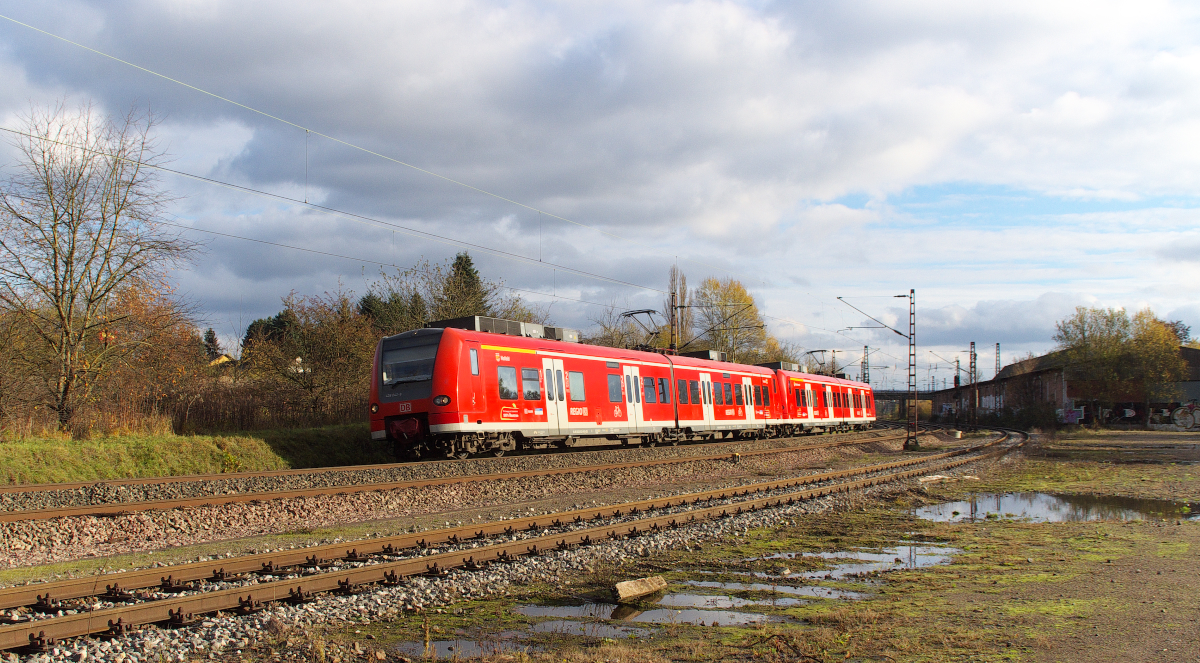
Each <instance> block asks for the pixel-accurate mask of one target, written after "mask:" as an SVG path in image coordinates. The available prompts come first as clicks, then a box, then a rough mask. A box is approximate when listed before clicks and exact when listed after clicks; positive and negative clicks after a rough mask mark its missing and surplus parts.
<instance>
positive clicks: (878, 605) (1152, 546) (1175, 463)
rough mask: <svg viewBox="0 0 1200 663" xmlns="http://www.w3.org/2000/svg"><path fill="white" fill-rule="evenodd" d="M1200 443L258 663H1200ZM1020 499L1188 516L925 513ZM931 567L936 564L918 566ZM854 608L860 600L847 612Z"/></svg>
mask: <svg viewBox="0 0 1200 663" xmlns="http://www.w3.org/2000/svg"><path fill="white" fill-rule="evenodd" d="M1197 445H1200V436H1190V437H1188V436H1182V435H1179V434H1155V433H1111V434H1100V435H1096V434H1091V435H1086V434H1085V435H1078V434H1076V435H1072V436H1063V437H1060V438H1041V439H1039V440H1038V444H1035V445H1033V447H1032V448H1031V449H1030V453H1029V454H1028V455H1027V456H1019V457H1018V456H1010V457H1008V458H1005V459H1004V460H1002V461H999V462H995V463H991V464H988V465H986V466H978V467H974V468H972V469H971V470H970V471H972V472H973V473H975V474H976V475H977V476H978V477H979V480H977V481H976V480H961V481H957V482H953V483H945V484H932V485H925V486H923V487H921V486H913V487H910V488H908V489H905V490H903V491H899V492H894V493H892V494H890V495H888V496H887V497H886V498H885V499H880V498H872V499H867V498H863V499H859V500H857V501H855V500H849V501H845V502H843V503H842V506H841V507H840V508H839V509H837V510H834V511H832V512H827V513H824V514H821V515H816V516H810V517H805V518H795V519H792V520H789V521H786V522H781V523H780V524H779V526H778V527H774V528H769V529H760V530H750V531H746V532H743V533H742V534H741V535H740V536H738V537H736V538H734V539H731V540H722V541H709V542H706V543H704V544H702V545H701V546H699V547H698V548H692V549H690V550H679V551H672V552H669V553H665V554H662V555H658V556H652V557H645V558H638V559H636V560H631V561H629V562H627V563H626V564H625V565H623V566H621V567H616V568H597V569H594V570H592V571H591V572H590V573H586V574H584V575H581V576H579V577H573V578H561V579H559V582H558V583H557V584H553V585H537V586H527V587H513V588H512V590H511V591H510V592H509V594H508V595H507V596H504V597H501V598H498V599H495V600H485V601H475V602H468V603H461V604H456V605H454V606H449V607H446V608H444V609H442V610H440V611H439V610H431V611H424V612H414V613H408V614H407V616H405V617H403V618H401V619H399V620H396V621H392V622H384V623H375V624H370V625H356V626H351V627H347V628H342V629H329V630H323V631H321V632H309V633H280V634H278V639H277V641H276V642H275V643H273V644H271V645H269V646H266V647H263V648H261V649H259V650H258V651H257V652H255V653H254V654H253V657H261V658H262V659H263V660H280V659H292V660H298V659H305V660H321V661H324V662H326V663H349V662H350V661H352V660H375V661H382V660H405V659H407V660H421V659H425V658H429V657H430V654H439V653H440V657H441V658H442V659H447V658H449V659H458V660H464V659H467V658H476V659H484V660H490V661H512V660H531V661H614V662H616V661H628V662H638V661H645V662H647V663H650V662H657V661H726V660H736V661H846V660H849V661H946V660H978V661H1129V662H1132V661H1193V662H1195V661H1200V573H1198V572H1200V568H1198V567H1200V564H1198V563H1197V562H1200V520H1197V519H1189V518H1190V517H1191V516H1193V515H1194V514H1193V513H1192V512H1191V509H1193V508H1197V507H1198V506H1200V482H1197V481H1196V475H1197V473H1198V472H1200V466H1197V465H1195V464H1193V463H1195V462H1196V459H1195V458H1194V456H1195V453H1196V452H1195V450H1196V448H1197ZM1009 491H1043V492H1047V493H1057V494H1067V495H1087V496H1092V497H1099V498H1104V497H1105V496H1115V497H1122V498H1140V499H1146V498H1159V499H1166V500H1171V502H1169V503H1164V504H1161V505H1159V506H1160V507H1161V508H1162V509H1163V510H1160V511H1158V512H1155V513H1151V514H1147V515H1146V516H1145V517H1143V518H1142V519H1140V520H1132V521H1119V520H1104V521H1093V522H1049V523H1046V522H1036V523H1035V522H1024V521H1020V520H1016V519H1009V518H1005V517H1004V516H1003V514H999V517H996V516H995V514H994V515H993V517H988V516H987V515H985V514H983V513H980V514H979V515H980V517H979V519H978V520H976V521H971V522H962V521H958V522H935V521H932V520H926V519H922V518H920V517H918V515H917V510H918V509H919V508H920V507H922V506H925V505H930V504H936V503H941V502H944V501H951V500H957V499H962V498H964V497H967V496H969V495H970V494H972V493H987V492H998V493H1003V492H1009ZM1188 502H1191V504H1188ZM1126 503H1127V502H1126ZM898 545H899V546H900V547H897V546H898ZM805 553H807V555H806V554H805ZM820 553H824V554H825V556H820V555H819V554H820ZM862 553H876V554H877V557H876V558H875V561H874V562H873V564H872V565H869V566H865V567H860V568H857V569H850V571H858V572H859V574H858V575H855V574H853V573H851V574H850V575H841V574H840V573H839V571H838V569H839V566H838V565H839V564H841V563H846V562H847V560H845V559H838V556H839V555H853V554H858V555H859V556H860V557H861V556H862ZM893 554H895V555H896V558H895V559H894V560H889V559H888V558H890V557H891V556H892V555H893ZM921 554H924V555H925V560H926V561H930V562H931V563H932V565H930V566H921V565H919V564H914V563H913V562H914V561H916V562H920V561H921V559H920V558H921ZM772 556H774V557H772ZM880 558H882V559H880ZM939 558H944V559H939ZM860 561H861V560H860ZM938 561H942V562H948V563H937V562H938ZM913 567H919V568H913ZM843 570H845V569H843ZM754 574H758V575H757V576H756V575H754ZM647 575H661V576H663V577H664V578H665V579H666V580H667V581H668V583H669V587H668V589H667V591H666V594H665V597H664V596H663V595H657V596H655V597H651V598H650V599H649V600H647V601H644V602H642V603H637V604H634V605H631V606H626V607H622V608H619V609H618V610H617V611H616V612H612V609H611V606H608V605H607V604H608V602H609V592H610V588H611V586H612V584H613V583H614V582H616V581H619V580H624V579H628V578H632V577H639V576H647ZM696 582H703V583H707V585H708V586H700V585H696V584H694V583H696ZM721 583H725V586H724V587H714V586H711V585H714V584H721ZM804 592H808V593H807V594H805V593H804ZM843 592H852V593H853V596H856V597H857V598H846V597H842V598H839V595H840V594H841V593H843ZM680 596H683V597H685V599H683V600H684V601H685V602H686V601H687V600H691V601H696V600H697V599H696V598H695V597H697V596H700V597H707V598H706V600H707V601H708V603H707V605H704V606H702V607H706V608H714V607H719V608H720V609H721V611H722V612H723V613H724V614H725V615H726V618H729V617H728V616H729V615H733V617H732V618H733V619H735V621H736V619H737V616H738V615H742V616H743V617H745V619H746V620H748V621H754V623H749V624H746V625H742V626H727V625H721V623H720V622H721V620H720V619H717V617H716V616H715V615H716V613H715V612H711V611H710V612H705V611H700V612H686V607H685V606H680V605H679V604H678V603H676V604H675V606H664V604H663V602H664V601H665V602H667V603H670V602H671V601H678V600H680V599H678V597H680ZM686 597H691V598H690V599H688V598H686ZM581 606H583V607H581ZM676 606H678V607H676ZM673 610H679V612H674V614H673V615H672V612H673ZM656 611H657V612H656ZM588 612H591V613H592V614H593V615H594V616H592V617H590V618H589V617H586V616H583V613H588ZM610 613H611V614H610ZM654 615H659V618H658V619H657V620H654V619H648V617H650V616H654ZM663 615H666V616H665V617H663ZM714 621H715V622H717V623H718V624H717V625H713V622H714ZM539 624H540V625H541V626H538V625H539ZM701 624H703V625H701ZM547 625H549V626H547ZM439 643H440V644H439ZM247 653H248V654H249V652H247Z"/></svg>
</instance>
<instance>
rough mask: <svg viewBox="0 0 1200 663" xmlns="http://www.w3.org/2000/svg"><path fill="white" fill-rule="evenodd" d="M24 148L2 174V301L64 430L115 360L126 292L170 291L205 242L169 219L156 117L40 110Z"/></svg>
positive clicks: (21, 143) (28, 126)
mask: <svg viewBox="0 0 1200 663" xmlns="http://www.w3.org/2000/svg"><path fill="white" fill-rule="evenodd" d="M24 125H25V131H24V132H22V134H21V135H20V136H19V137H18V138H16V139H15V140H14V146H15V147H16V148H17V150H18V154H19V155H20V158H19V161H18V162H17V163H16V164H15V167H14V168H13V169H12V171H11V172H10V173H9V174H8V175H7V176H6V177H5V178H4V179H3V180H2V181H0V305H2V306H3V307H4V308H5V309H6V311H5V312H6V313H12V314H14V315H16V316H18V317H19V318H20V319H21V320H22V322H23V323H24V325H25V326H26V327H27V328H28V331H29V332H30V333H31V335H32V338H33V339H34V340H35V341H36V344H37V345H38V346H39V347H37V348H33V349H31V353H32V354H31V355H30V356H31V357H34V356H36V357H40V358H41V359H42V361H41V362H40V369H39V381H40V382H43V383H44V384H43V388H42V389H41V390H40V391H42V395H41V398H42V401H43V403H44V404H45V405H46V406H47V407H48V408H50V409H51V410H52V411H53V412H54V413H55V414H56V415H57V418H58V424H59V427H60V428H62V429H67V428H68V427H69V426H70V424H71V420H72V417H73V415H74V411H75V405H76V403H77V402H78V401H79V399H81V398H86V396H87V393H88V391H89V390H90V389H91V388H92V386H94V385H95V384H96V383H97V382H98V379H97V378H99V377H100V375H101V374H103V373H104V372H105V371H106V370H107V368H108V367H109V365H110V364H111V361H112V359H113V358H114V357H115V356H117V355H119V354H120V353H121V352H123V351H125V350H127V349H128V348H126V347H124V346H123V344H122V343H120V342H119V341H120V339H119V338H114V337H113V331H112V329H113V328H114V326H116V325H118V324H119V323H120V322H121V321H122V320H124V319H125V318H126V315H125V314H124V313H122V312H121V311H120V310H117V309H116V308H115V307H113V306H112V304H113V302H114V299H115V297H116V296H117V295H118V294H119V293H120V291H121V290H122V289H123V288H140V289H151V290H160V289H161V290H165V288H160V286H165V284H166V273H167V270H168V269H169V268H171V267H173V266H176V265H178V264H180V263H181V262H183V261H185V260H187V259H188V258H189V257H190V256H191V254H192V253H193V252H194V251H195V250H196V248H197V245H196V244H195V243H193V242H190V241H187V240H185V239H183V238H181V237H180V236H179V235H178V234H177V233H174V232H171V231H170V229H169V227H168V226H167V225H165V223H164V217H165V215H166V205H167V204H168V203H169V202H170V201H171V198H170V197H169V196H168V194H167V193H166V192H165V191H164V190H163V189H162V187H161V185H160V182H159V179H158V173H157V171H156V170H155V169H154V167H153V166H155V165H156V164H160V163H162V162H163V161H164V159H165V155H164V153H163V152H162V151H161V150H160V149H159V148H158V146H157V144H156V141H155V140H154V138H153V136H152V130H153V128H154V126H155V120H154V118H153V117H152V116H150V115H148V114H140V113H136V112H130V113H129V114H127V115H125V116H124V117H109V116H104V115H101V114H99V113H97V112H96V111H95V109H93V108H92V107H91V106H90V105H89V106H83V107H81V108H79V109H78V110H75V111H70V110H67V109H66V108H65V107H64V106H63V105H62V104H59V105H56V106H54V107H51V108H46V109H39V108H35V109H32V110H31V112H30V114H29V115H28V116H27V117H26V118H25V119H24Z"/></svg>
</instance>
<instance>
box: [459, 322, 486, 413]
mask: <svg viewBox="0 0 1200 663" xmlns="http://www.w3.org/2000/svg"><path fill="white" fill-rule="evenodd" d="M464 351H465V352H466V355H467V356H466V358H465V359H466V361H465V362H464V363H465V364H466V365H467V367H468V369H469V371H470V373H469V375H468V376H467V380H466V387H467V389H466V390H467V393H465V394H464V393H461V392H460V393H459V396H458V400H459V408H458V409H459V411H461V412H472V413H474V412H487V400H486V398H487V392H486V391H485V390H484V388H483V377H482V376H481V374H482V372H483V371H481V370H480V367H479V342H478V341H467V342H466V344H465V347H464ZM470 421H471V417H465V418H464V419H463V423H464V424H465V423H470Z"/></svg>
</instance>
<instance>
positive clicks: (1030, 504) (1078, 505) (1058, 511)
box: [916, 493, 1200, 523]
mask: <svg viewBox="0 0 1200 663" xmlns="http://www.w3.org/2000/svg"><path fill="white" fill-rule="evenodd" d="M1198 511H1200V505H1196V504H1191V505H1189V504H1187V503H1185V502H1171V501H1168V500H1151V499H1137V498H1133V497H1095V496H1083V495H1075V496H1059V495H1051V494H1049V493H980V494H978V495H975V496H973V497H972V498H971V499H969V500H963V501H959V502H946V503H943V504H934V505H932V506H926V507H921V508H920V509H917V511H916V514H917V516H919V517H921V518H924V519H926V520H935V521H939V522H958V521H972V520H988V519H996V518H1006V519H1014V520H1024V521H1027V522H1035V523H1061V522H1084V521H1092V520H1146V519H1154V518H1170V519H1196V518H1198V517H1200V513H1198Z"/></svg>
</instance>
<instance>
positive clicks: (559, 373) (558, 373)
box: [546, 370, 567, 401]
mask: <svg viewBox="0 0 1200 663" xmlns="http://www.w3.org/2000/svg"><path fill="white" fill-rule="evenodd" d="M554 375H555V376H556V378H555V381H554V382H555V384H557V385H558V400H560V401H565V400H567V395H566V394H564V393H563V379H562V371H559V370H556V371H554ZM546 388H547V389H549V388H550V387H549V386H547V387H546Z"/></svg>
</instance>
